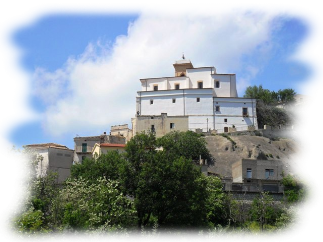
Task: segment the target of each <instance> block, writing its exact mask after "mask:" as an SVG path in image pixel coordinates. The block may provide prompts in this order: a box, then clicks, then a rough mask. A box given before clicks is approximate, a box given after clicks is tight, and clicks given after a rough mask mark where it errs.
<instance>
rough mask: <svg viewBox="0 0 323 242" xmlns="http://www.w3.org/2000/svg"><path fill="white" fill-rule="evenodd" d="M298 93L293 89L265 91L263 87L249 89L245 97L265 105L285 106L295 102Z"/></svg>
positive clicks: (250, 87)
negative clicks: (279, 104) (257, 100)
mask: <svg viewBox="0 0 323 242" xmlns="http://www.w3.org/2000/svg"><path fill="white" fill-rule="evenodd" d="M295 94H296V92H295V91H294V90H293V89H283V90H279V91H278V92H275V91H270V90H268V89H264V88H263V87H262V85H259V86H249V87H247V89H246V91H245V94H244V97H246V98H255V99H259V100H261V101H262V102H263V103H264V104H265V105H272V104H278V103H281V104H284V103H288V102H292V101H294V96H295Z"/></svg>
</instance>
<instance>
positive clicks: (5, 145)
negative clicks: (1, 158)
mask: <svg viewBox="0 0 323 242" xmlns="http://www.w3.org/2000/svg"><path fill="white" fill-rule="evenodd" d="M12 146H13V144H11V143H10V142H9V141H8V140H6V139H5V138H3V137H2V136H1V135H0V152H3V153H4V152H5V151H6V150H7V149H10V148H11V147H12Z"/></svg>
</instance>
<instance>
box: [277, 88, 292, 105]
mask: <svg viewBox="0 0 323 242" xmlns="http://www.w3.org/2000/svg"><path fill="white" fill-rule="evenodd" d="M295 94H296V92H295V91H294V90H293V89H291V88H288V89H283V90H279V91H278V100H279V102H280V103H288V102H293V101H294V100H295V98H294V96H295Z"/></svg>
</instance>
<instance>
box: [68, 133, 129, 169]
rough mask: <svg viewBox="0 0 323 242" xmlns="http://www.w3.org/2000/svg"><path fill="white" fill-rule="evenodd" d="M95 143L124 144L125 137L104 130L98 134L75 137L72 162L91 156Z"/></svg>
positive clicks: (78, 161)
mask: <svg viewBox="0 0 323 242" xmlns="http://www.w3.org/2000/svg"><path fill="white" fill-rule="evenodd" d="M96 143H98V144H103V143H105V144H125V143H126V138H125V137H123V136H113V135H107V134H106V132H104V133H103V134H102V135H98V136H86V137H75V138H74V147H75V151H74V163H80V162H82V160H84V159H85V158H92V150H93V148H94V146H95V144H96Z"/></svg>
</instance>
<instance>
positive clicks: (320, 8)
mask: <svg viewBox="0 0 323 242" xmlns="http://www.w3.org/2000/svg"><path fill="white" fill-rule="evenodd" d="M322 12H323V2H322V1H317V2H312V3H308V2H302V3H300V4H297V5H296V6H295V8H293V9H292V10H291V11H290V12H288V14H287V15H286V17H285V20H286V21H289V20H292V19H293V18H296V17H300V16H303V15H306V14H317V13H322Z"/></svg>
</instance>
